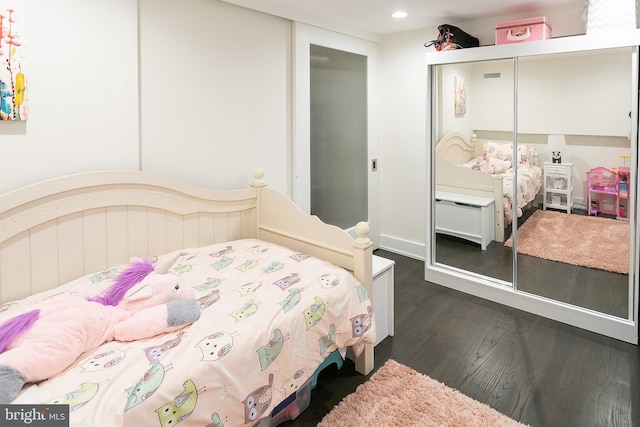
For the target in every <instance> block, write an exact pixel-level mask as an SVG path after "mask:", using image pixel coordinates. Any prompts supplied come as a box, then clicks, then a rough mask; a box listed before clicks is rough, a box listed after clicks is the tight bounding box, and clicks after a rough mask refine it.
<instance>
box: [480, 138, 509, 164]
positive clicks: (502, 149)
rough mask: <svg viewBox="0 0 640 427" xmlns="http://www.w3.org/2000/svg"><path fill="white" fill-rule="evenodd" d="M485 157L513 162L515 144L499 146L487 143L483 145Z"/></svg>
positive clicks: (495, 143)
mask: <svg viewBox="0 0 640 427" xmlns="http://www.w3.org/2000/svg"><path fill="white" fill-rule="evenodd" d="M483 148H484V156H485V157H486V158H488V159H500V160H507V161H509V162H511V161H513V144H511V143H508V144H499V143H497V142H491V141H485V142H484V144H483Z"/></svg>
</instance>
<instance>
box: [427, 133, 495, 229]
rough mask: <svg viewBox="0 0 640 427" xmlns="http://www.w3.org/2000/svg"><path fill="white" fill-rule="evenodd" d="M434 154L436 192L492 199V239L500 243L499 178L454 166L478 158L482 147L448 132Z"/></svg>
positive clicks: (459, 134)
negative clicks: (493, 228) (493, 237)
mask: <svg viewBox="0 0 640 427" xmlns="http://www.w3.org/2000/svg"><path fill="white" fill-rule="evenodd" d="M435 153H436V160H435V169H436V191H442V192H449V193H457V194H464V195H469V196H476V197H484V198H488V199H493V200H494V203H493V207H494V214H493V218H494V223H495V230H494V233H495V240H496V241H498V242H504V228H505V226H506V224H505V222H504V200H503V191H502V176H500V175H490V174H487V173H484V172H480V171H476V170H471V169H469V168H465V167H462V166H458V165H459V164H461V163H466V162H468V161H470V160H471V159H474V158H476V157H478V156H481V155H482V154H483V148H482V146H480V147H477V146H476V141H475V138H473V139H472V140H471V141H468V140H467V138H465V136H464V135H462V134H461V133H458V132H450V133H448V134H446V135H445V136H444V137H442V139H441V140H440V141H439V142H438V143H437V144H436V147H435Z"/></svg>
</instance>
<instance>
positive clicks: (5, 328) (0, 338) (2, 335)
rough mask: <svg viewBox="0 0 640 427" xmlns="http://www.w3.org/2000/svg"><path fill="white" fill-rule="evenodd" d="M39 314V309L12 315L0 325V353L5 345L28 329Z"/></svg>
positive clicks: (4, 348) (5, 347)
mask: <svg viewBox="0 0 640 427" xmlns="http://www.w3.org/2000/svg"><path fill="white" fill-rule="evenodd" d="M39 316H40V310H31V311H28V312H26V313H22V314H19V315H17V316H16V317H12V318H11V319H9V320H7V321H6V322H4V323H3V324H2V325H0V353H4V351H5V350H6V349H7V346H8V345H9V344H11V343H12V342H13V341H14V340H16V339H18V338H19V337H20V335H22V334H23V333H24V332H25V331H26V330H27V329H29V328H30V327H31V325H33V323H34V322H35V321H36V320H38V317H39Z"/></svg>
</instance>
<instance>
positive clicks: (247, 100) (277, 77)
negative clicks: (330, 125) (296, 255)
mask: <svg viewBox="0 0 640 427" xmlns="http://www.w3.org/2000/svg"><path fill="white" fill-rule="evenodd" d="M25 3H26V5H27V6H26V7H27V11H26V12H27V29H28V34H27V46H28V51H27V60H28V62H27V63H26V66H27V67H26V69H25V71H26V76H27V96H28V102H29V119H28V120H27V121H23V122H0V193H1V192H5V191H9V190H11V189H14V188H17V187H20V186H22V185H27V184H30V183H33V182H36V181H39V180H42V179H46V178H52V177H57V176H60V175H65V174H69V173H76V172H82V171H90V170H100V169H139V168H140V167H142V169H144V170H150V171H160V172H164V173H169V174H173V175H175V176H178V177H181V178H184V179H187V180H189V181H192V182H195V183H197V184H203V185H214V186H216V187H219V188H238V187H246V186H247V185H248V183H249V182H250V179H251V172H252V170H253V169H254V168H255V167H257V166H261V167H263V168H264V169H265V171H266V176H265V180H266V181H267V182H268V183H269V185H270V186H271V187H273V188H275V189H277V190H280V191H283V192H289V189H290V182H289V175H290V173H289V170H290V168H289V167H287V165H289V164H290V162H291V160H290V159H291V153H290V151H291V149H290V131H289V128H290V125H289V123H290V112H289V109H290V108H289V98H290V94H289V89H288V88H289V84H288V80H289V76H290V72H289V70H290V58H289V52H290V44H291V41H290V40H291V35H290V31H291V30H290V28H291V23H290V22H289V21H287V20H283V19H280V18H276V17H274V16H270V15H266V14H262V13H258V12H254V11H250V10H248V9H244V8H241V7H237V6H233V5H229V4H227V3H223V2H220V1H218V0H183V1H181V2H179V3H175V2H173V3H170V2H168V1H166V0H157V1H155V0H140V1H139V2H138V1H136V0H92V1H90V2H87V1H82V0H60V1H56V2H50V1H44V0H29V1H27V2H25ZM138 7H139V15H138Z"/></svg>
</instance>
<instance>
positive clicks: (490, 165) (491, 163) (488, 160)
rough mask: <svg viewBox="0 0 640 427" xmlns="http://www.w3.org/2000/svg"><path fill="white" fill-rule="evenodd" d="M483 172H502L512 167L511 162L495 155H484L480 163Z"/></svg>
mask: <svg viewBox="0 0 640 427" xmlns="http://www.w3.org/2000/svg"><path fill="white" fill-rule="evenodd" d="M478 167H479V170H480V171H481V172H485V173H489V174H500V173H504V172H506V171H507V170H508V169H511V162H510V161H509V160H502V159H498V158H495V157H486V156H483V157H482V159H481V160H480V163H479V164H478Z"/></svg>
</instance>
